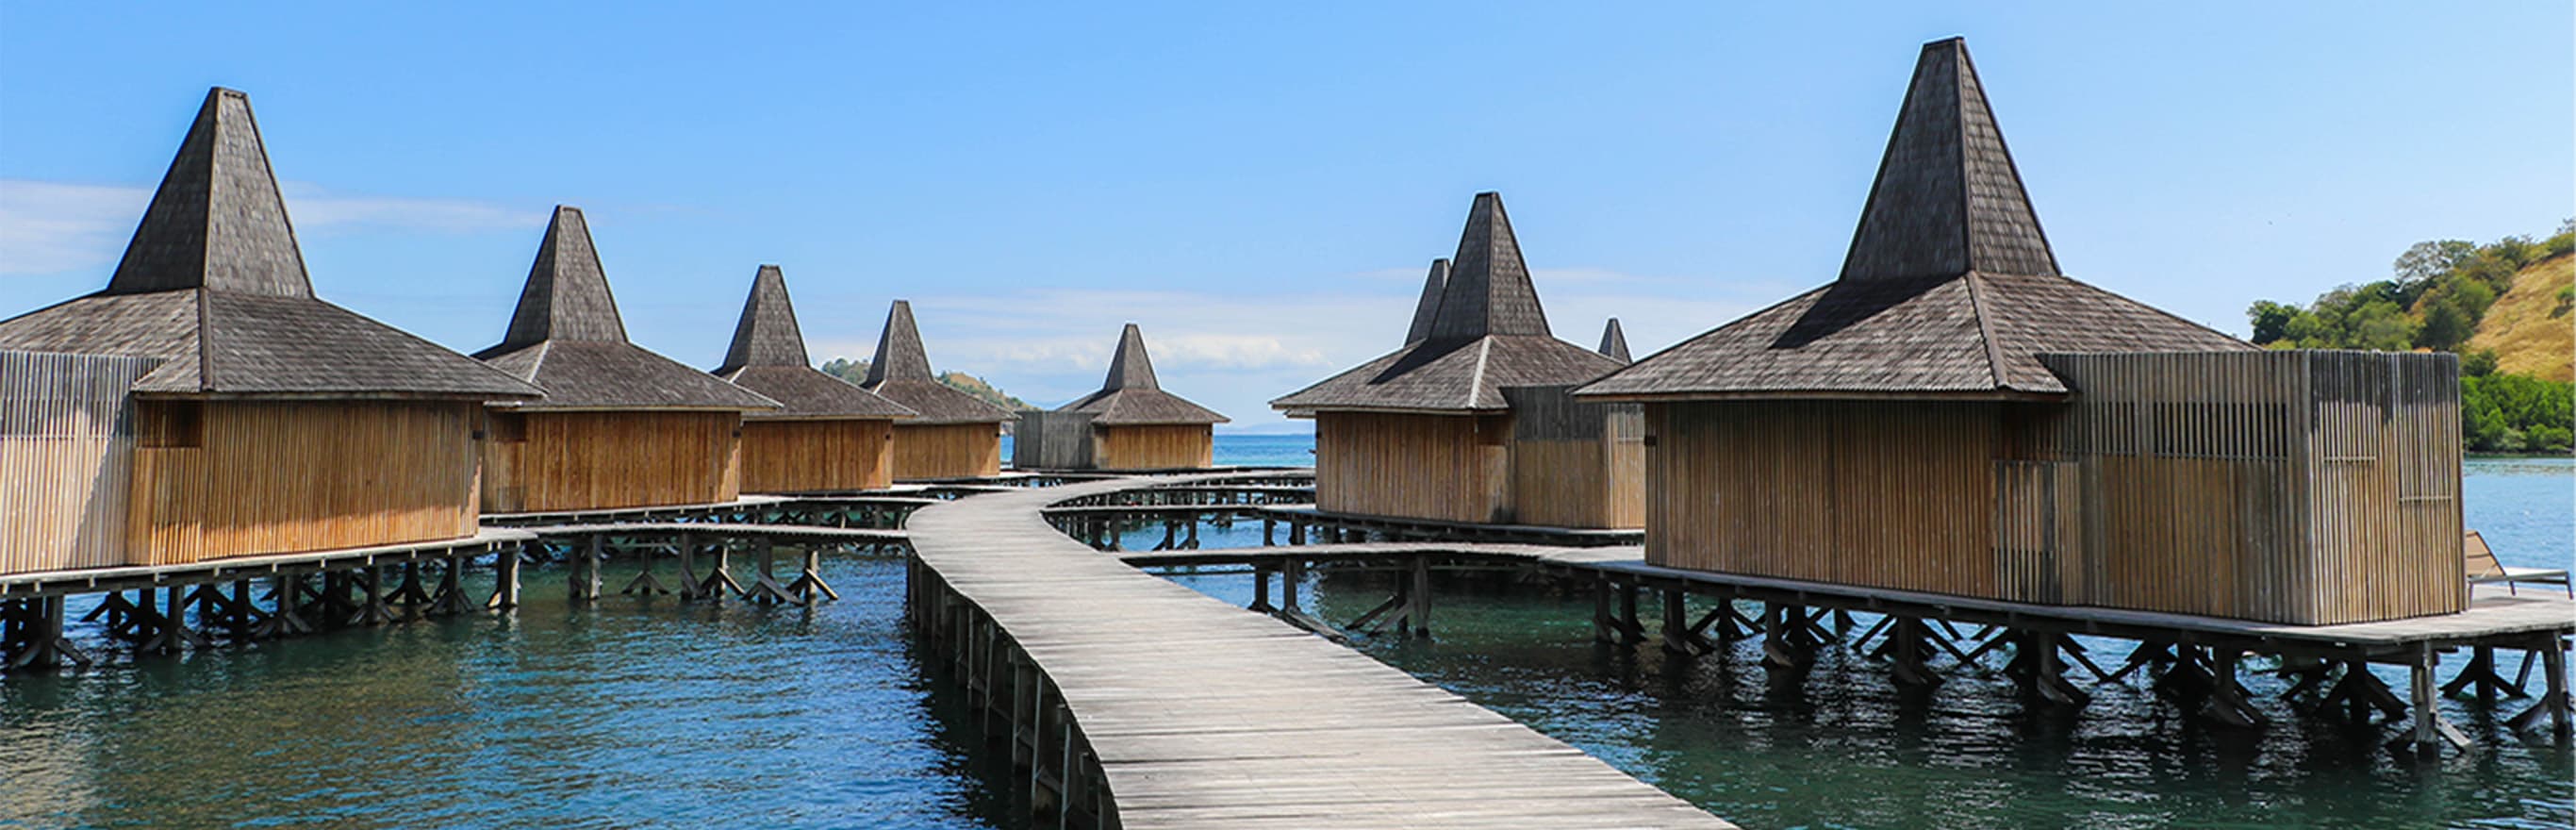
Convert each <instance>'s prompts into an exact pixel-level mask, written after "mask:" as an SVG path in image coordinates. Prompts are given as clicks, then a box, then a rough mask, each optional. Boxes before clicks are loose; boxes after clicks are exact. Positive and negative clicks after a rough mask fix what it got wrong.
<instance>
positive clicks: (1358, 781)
mask: <svg viewBox="0 0 2576 830" xmlns="http://www.w3.org/2000/svg"><path fill="white" fill-rule="evenodd" d="M1164 481H1167V482H1168V481H1170V480H1169V479H1166V480H1164ZM1134 486H1136V482H1134V481H1116V480H1113V481H1101V482H1086V483H1079V484H1070V485H1067V486H1063V487H1054V488H1045V489H1038V490H1028V491H1022V492H1005V493H995V494H991V495H982V496H976V497H973V498H968V499H963V500H960V501H957V502H955V503H952V504H944V505H937V506H932V507H928V508H924V509H922V510H920V511H919V512H916V513H914V514H913V516H912V518H911V521H910V523H909V526H908V530H909V531H910V536H911V540H912V544H913V548H914V550H915V552H916V555H917V556H918V566H919V567H922V568H926V569H928V570H930V571H932V572H934V573H935V574H936V575H937V577H938V578H939V579H940V580H941V581H943V582H944V583H945V586H946V588H947V590H949V591H951V592H953V593H954V594H955V595H957V596H958V597H960V598H962V599H964V600H965V601H967V602H969V603H972V604H973V606H975V607H976V608H978V609H980V610H981V611H982V612H983V613H984V614H987V615H989V616H990V618H991V621H992V623H993V624H994V625H995V626H997V627H998V628H999V629H1001V631H1002V632H1003V633H1004V634H1005V635H1006V636H1007V637H1008V638H1009V639H1010V640H1011V641H1014V642H1015V643H1016V645H1017V647H1018V648H1019V649H1020V650H1022V651H1024V652H1025V653H1026V655H1027V658H1028V659H1029V661H1030V662H1031V663H1033V664H1034V666H1035V668H1036V669H1038V670H1039V671H1040V672H1042V673H1043V674H1044V675H1045V676H1046V677H1047V678H1048V679H1049V680H1051V681H1052V684H1051V685H1052V686H1053V687H1054V688H1055V689H1056V690H1057V691H1058V693H1059V694H1060V696H1061V699H1062V700H1063V702H1064V705H1065V707H1066V711H1067V713H1068V714H1069V715H1070V716H1071V718H1072V720H1073V721H1074V725H1075V726H1076V727H1077V728H1078V730H1079V732H1080V734H1081V737H1082V739H1083V740H1084V741H1085V742H1086V743H1087V744H1088V746H1089V747H1090V749H1091V751H1092V753H1093V754H1094V755H1095V756H1096V758H1097V760H1098V767H1099V770H1100V772H1101V774H1102V777H1103V779H1104V780H1105V783H1106V785H1107V788H1108V791H1109V792H1108V801H1109V808H1108V809H1109V811H1110V814H1109V815H1108V816H1106V817H1105V819H1104V821H1105V823H1111V824H1114V825H1116V826H1122V827H1127V828H1151V827H1237V828H1264V827H1281V828H1287V827H1295V828H1335V827H1352V828H1361V827H1365V828H1389V827H1412V828H1439V827H1556V828H1588V827H1603V828H1607V827H1710V828H1715V827H1730V826H1732V825H1729V824H1728V823H1726V822H1724V821H1722V820H1719V819H1717V818H1715V817H1712V816H1710V815H1708V814H1707V813H1705V812H1702V811H1700V810H1699V809H1697V808H1694V807H1692V806H1691V805H1689V804H1688V803H1685V802H1683V801H1682V800H1681V799H1678V798H1675V797H1673V796H1672V795H1670V794H1667V793H1665V792H1663V791H1661V790H1658V789H1655V788H1654V787H1652V786H1649V785H1647V784H1645V783H1642V782H1639V781H1637V780H1636V779H1634V778H1630V777H1629V776H1627V775H1626V774H1623V773H1621V772H1619V771H1617V770H1615V769H1612V768H1611V767H1610V766H1609V765H1608V764H1604V763H1602V762H1601V761H1599V760H1598V759H1595V758H1592V757H1591V756H1588V755H1585V754H1583V753H1582V752H1581V751H1578V750H1576V749H1574V748H1573V747H1570V746H1567V745H1566V744H1564V743H1562V742H1560V741H1557V740H1555V739H1553V738H1549V737H1547V736H1545V735H1541V734H1539V733H1538V732H1536V731H1533V730H1531V729H1529V728H1528V727H1525V726H1522V725H1520V724H1519V723H1516V722H1514V721H1512V720H1510V719H1508V718H1505V717H1503V716H1501V715H1497V714H1495V713H1493V712H1490V711H1487V710H1485V709H1483V708H1482V707H1478V706H1476V705H1474V704H1472V703H1469V702H1467V701H1466V700H1464V699H1462V698H1460V697H1458V696H1457V695H1454V694H1450V693H1449V692H1446V691H1443V690H1441V689H1439V688H1437V687H1434V686H1431V685H1429V684H1426V683H1423V682H1422V681H1419V680H1416V679H1414V678H1413V677H1412V676H1410V675H1407V674H1405V673H1403V672H1401V671H1397V670H1395V669H1393V668H1390V667H1388V666H1386V665H1384V664H1381V663H1379V662H1377V661H1376V660H1372V659H1370V658H1368V657H1366V656H1364V655H1361V654H1359V653H1357V652H1354V651H1351V650H1349V649H1345V648H1342V647H1340V646H1336V645H1333V644H1332V643H1329V642H1326V641H1325V640H1322V639H1320V638H1317V637H1314V636H1311V635H1308V634H1306V633H1305V632H1303V631H1300V630H1298V629H1295V628H1292V627H1290V626H1288V625H1287V624H1285V623H1282V622H1280V621H1278V620H1276V619H1273V618H1271V617H1268V616H1265V615H1260V614H1253V613H1248V612H1246V611H1244V610H1243V609H1239V608H1235V607H1234V606H1232V605H1229V604H1227V603H1224V602H1220V601H1218V600H1215V599H1211V598H1208V597H1206V596H1203V595H1201V594H1199V593H1197V592H1195V591H1192V590H1190V589H1188V588H1185V587H1182V586H1179V585H1176V584H1173V583H1171V582H1168V581H1166V580H1163V579H1160V578H1156V577H1154V576H1151V575H1148V574H1145V573H1143V572H1141V571H1138V570H1136V569H1134V568H1132V567H1129V566H1128V565H1126V564H1123V563H1121V562H1120V561H1119V560H1118V559H1117V558H1116V557H1113V556H1106V555H1102V554H1099V553H1096V552H1094V551H1092V550H1091V549H1090V548H1088V547H1086V546H1084V545H1083V544H1081V543H1079V542H1076V541H1074V540H1073V539H1071V538H1069V537H1066V536H1065V535H1063V534H1061V533H1059V532H1057V531H1056V530H1055V529H1054V528H1053V527H1051V526H1049V525H1048V524H1047V522H1046V520H1045V519H1044V518H1042V516H1041V514H1040V510H1041V508H1043V507H1045V506H1046V505H1047V504H1049V503H1053V502H1057V501H1062V500H1065V499H1067V498H1071V497H1076V496H1081V495H1086V494H1091V493H1100V492H1107V491H1110V490H1115V489H1119V488H1124V487H1134Z"/></svg>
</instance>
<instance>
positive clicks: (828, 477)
mask: <svg viewBox="0 0 2576 830" xmlns="http://www.w3.org/2000/svg"><path fill="white" fill-rule="evenodd" d="M893 441H894V422H893V421H888V420H783V419H781V420H750V421H744V422H743V424H742V491H743V492H746V493H807V492H815V491H822V490H866V489H872V488H878V487H884V486H886V485H888V484H892V483H894V456H893V453H892V452H891V449H892V447H893Z"/></svg>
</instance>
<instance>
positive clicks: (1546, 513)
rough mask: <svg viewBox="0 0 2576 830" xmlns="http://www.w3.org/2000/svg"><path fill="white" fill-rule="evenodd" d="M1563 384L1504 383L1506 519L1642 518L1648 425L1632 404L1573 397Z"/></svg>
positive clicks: (1633, 523)
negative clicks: (1508, 411) (1508, 432)
mask: <svg viewBox="0 0 2576 830" xmlns="http://www.w3.org/2000/svg"><path fill="white" fill-rule="evenodd" d="M1571 390H1572V387H1567V386H1525V387H1513V388H1510V389H1505V390H1503V397H1504V398H1505V399H1507V400H1510V401H1511V403H1512V440H1511V446H1510V451H1511V469H1512V473H1511V490H1510V501H1511V505H1512V511H1511V520H1512V521H1513V522H1515V523H1518V524H1529V525H1545V526H1548V527H1579V528H1633V527H1643V526H1644V525H1645V522H1646V443H1645V441H1646V424H1645V413H1644V412H1643V411H1642V409H1641V408H1640V407H1638V406H1637V405H1636V404H1603V403H1594V402H1590V401H1578V400H1576V399H1574V398H1573V397H1572V396H1571V395H1569V394H1568V393H1569V392H1570V391H1571Z"/></svg>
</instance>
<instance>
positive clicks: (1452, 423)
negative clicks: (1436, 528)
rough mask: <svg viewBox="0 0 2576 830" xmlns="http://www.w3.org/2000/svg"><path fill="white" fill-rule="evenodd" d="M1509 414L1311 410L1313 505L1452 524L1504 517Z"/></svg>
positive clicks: (1334, 510)
mask: <svg viewBox="0 0 2576 830" xmlns="http://www.w3.org/2000/svg"><path fill="white" fill-rule="evenodd" d="M1511 432H1512V426H1511V417H1510V416H1508V415H1485V416H1475V415H1414V414H1394V413H1380V412H1319V413H1316V415H1315V488H1316V490H1315V498H1316V507H1317V508H1318V509H1320V510H1323V511H1324V512H1327V513H1347V514H1354V515H1364V516H1393V517H1402V518H1416V519H1434V520H1440V521H1452V522H1507V521H1511V519H1512V509H1511V502H1510V498H1511V496H1510V487H1511V455H1510V440H1511Z"/></svg>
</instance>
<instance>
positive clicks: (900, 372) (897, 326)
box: [863, 300, 939, 385]
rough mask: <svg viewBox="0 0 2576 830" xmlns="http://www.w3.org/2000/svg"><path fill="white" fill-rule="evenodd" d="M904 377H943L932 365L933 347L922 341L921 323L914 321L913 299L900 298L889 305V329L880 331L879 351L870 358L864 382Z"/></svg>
mask: <svg viewBox="0 0 2576 830" xmlns="http://www.w3.org/2000/svg"><path fill="white" fill-rule="evenodd" d="M902 378H914V379H922V380H938V379H939V375H938V373H936V372H933V371H931V368H930V349H929V348H928V347H926V346H924V345H922V342H921V326H920V324H918V323H915V322H913V319H912V301H911V300H896V301H894V304H893V305H892V306H889V307H887V308H886V322H885V330H884V331H883V332H880V333H879V334H878V335H877V353H876V356H875V357H873V358H870V359H869V360H868V377H867V384H863V385H874V384H877V383H881V382H884V381H887V380H895V379H902Z"/></svg>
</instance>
